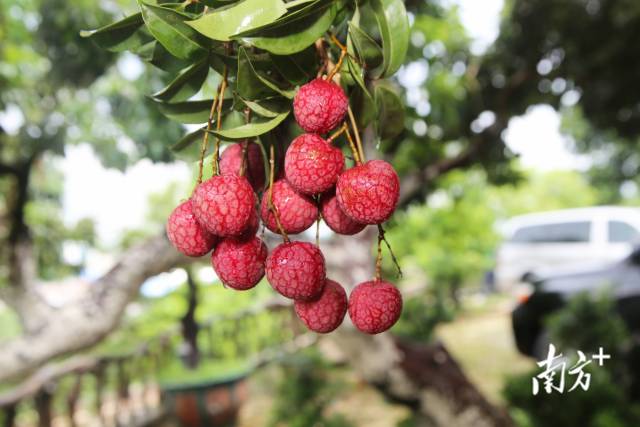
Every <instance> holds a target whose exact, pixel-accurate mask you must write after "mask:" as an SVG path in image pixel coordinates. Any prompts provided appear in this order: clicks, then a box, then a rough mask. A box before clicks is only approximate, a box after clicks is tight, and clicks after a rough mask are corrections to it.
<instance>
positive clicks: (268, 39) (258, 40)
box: [243, 5, 337, 55]
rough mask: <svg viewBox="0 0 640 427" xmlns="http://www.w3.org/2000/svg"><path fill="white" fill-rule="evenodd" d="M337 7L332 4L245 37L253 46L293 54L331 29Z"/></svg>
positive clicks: (277, 52) (283, 53)
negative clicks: (255, 34) (255, 35)
mask: <svg viewBox="0 0 640 427" xmlns="http://www.w3.org/2000/svg"><path fill="white" fill-rule="evenodd" d="M336 13H337V8H336V6H335V5H331V7H328V8H326V9H325V8H322V9H320V10H318V11H316V12H314V13H311V14H309V15H302V16H300V17H299V18H297V19H289V20H286V21H284V22H283V23H282V24H280V25H275V26H273V27H272V28H270V29H268V30H264V31H262V32H261V35H260V36H259V37H244V38H243V39H244V40H245V41H246V42H247V43H250V44H251V45H253V46H256V47H258V48H260V49H264V50H266V51H269V52H271V53H274V54H276V55H291V54H293V53H296V52H300V51H302V50H304V49H306V48H307V47H309V46H310V45H312V44H313V43H314V42H315V41H316V40H317V39H318V38H320V37H322V35H323V34H324V33H325V32H326V31H327V30H328V29H329V27H330V26H331V23H332V22H333V20H334V18H335V17H336Z"/></svg>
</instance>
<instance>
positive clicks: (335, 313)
mask: <svg viewBox="0 0 640 427" xmlns="http://www.w3.org/2000/svg"><path fill="white" fill-rule="evenodd" d="M294 306H295V310H296V314H297V315H298V317H299V318H300V320H302V322H303V323H304V324H305V325H307V328H309V329H310V330H312V331H314V332H318V333H320V334H326V333H328V332H331V331H333V330H334V329H336V328H337V327H338V326H340V325H341V324H342V320H343V319H344V315H345V314H346V312H347V293H346V292H345V290H344V288H343V287H342V286H340V284H339V283H338V282H334V281H333V280H330V279H327V280H326V281H325V283H324V288H323V289H322V293H321V294H320V297H319V298H318V299H316V300H313V301H296V302H295V304H294Z"/></svg>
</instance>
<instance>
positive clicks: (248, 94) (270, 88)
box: [237, 46, 295, 100]
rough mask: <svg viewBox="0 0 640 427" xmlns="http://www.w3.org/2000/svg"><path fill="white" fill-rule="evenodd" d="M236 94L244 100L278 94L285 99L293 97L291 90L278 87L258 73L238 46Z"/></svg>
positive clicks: (242, 49) (243, 49)
mask: <svg viewBox="0 0 640 427" xmlns="http://www.w3.org/2000/svg"><path fill="white" fill-rule="evenodd" d="M237 88H238V93H239V94H240V96H241V97H243V98H244V99H252V100H256V99H261V98H266V97H268V96H272V95H273V94H274V93H278V94H280V95H282V96H284V97H286V98H289V99H292V98H293V97H294V95H295V91H294V90H293V89H291V90H287V89H283V88H281V87H279V86H278V85H277V84H276V83H274V82H273V81H271V80H270V79H269V78H267V77H266V76H264V75H263V74H262V73H261V72H258V71H257V70H256V68H255V67H254V64H253V63H252V61H251V59H250V58H249V55H248V54H247V51H246V49H245V48H244V47H242V46H240V48H239V49H238V77H237Z"/></svg>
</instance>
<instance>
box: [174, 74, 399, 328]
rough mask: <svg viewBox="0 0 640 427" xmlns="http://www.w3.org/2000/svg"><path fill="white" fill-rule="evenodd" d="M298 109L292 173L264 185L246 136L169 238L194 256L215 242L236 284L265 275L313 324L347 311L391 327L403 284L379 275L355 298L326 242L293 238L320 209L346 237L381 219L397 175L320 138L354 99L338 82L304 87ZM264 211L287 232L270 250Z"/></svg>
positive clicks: (364, 324) (391, 206) (218, 266)
mask: <svg viewBox="0 0 640 427" xmlns="http://www.w3.org/2000/svg"><path fill="white" fill-rule="evenodd" d="M293 108H294V115H295V118H296V121H297V122H298V124H299V125H300V127H301V128H302V129H303V130H304V131H305V132H307V133H304V134H302V135H300V136H298V137H297V138H296V139H295V140H294V141H293V142H292V143H291V144H290V145H289V148H288V149H287V152H286V155H285V160H284V177H282V178H280V179H277V180H276V181H275V182H273V185H272V188H268V189H266V190H264V186H265V173H264V172H265V169H264V162H263V160H262V151H261V150H260V147H258V146H257V145H256V144H255V143H252V142H247V141H245V142H242V143H237V144H233V145H231V146H230V147H228V148H227V149H226V150H224V152H223V153H222V155H221V157H220V162H219V170H220V174H219V175H214V176H213V177H212V178H210V179H208V180H206V181H205V182H202V183H201V184H199V185H198V186H197V188H196V189H195V190H194V193H193V195H192V197H191V198H190V199H189V200H187V201H185V202H183V203H181V204H180V205H179V206H178V207H177V208H176V209H175V210H174V211H173V213H172V214H171V216H170V217H169V220H168V223H167V234H168V236H169V239H170V240H171V242H172V243H173V245H174V246H175V247H176V248H177V249H178V250H179V251H180V252H182V253H184V254H185V255H188V256H193V257H199V256H203V255H205V254H207V253H209V252H210V251H212V250H213V253H212V256H211V261H212V264H213V268H214V270H215V271H216V274H217V275H218V277H219V278H220V280H221V281H222V282H223V283H224V284H225V285H226V286H228V287H230V288H233V289H236V290H246V289H250V288H253V287H254V286H256V285H257V284H258V282H259V281H260V280H261V279H262V277H263V276H264V275H265V273H266V276H267V280H268V282H269V283H270V284H271V286H272V287H273V289H275V290H276V291H277V292H278V293H280V294H281V295H283V296H285V297H287V298H290V299H293V300H294V302H295V303H294V304H295V311H296V313H297V315H298V317H299V318H300V320H301V321H302V322H303V323H304V324H305V325H306V326H307V327H308V328H309V329H310V330H312V331H315V332H318V333H328V332H331V331H333V330H334V329H336V328H337V327H338V326H339V325H340V324H341V323H342V321H343V319H344V317H345V314H346V312H347V311H348V312H349V316H350V318H351V320H352V322H353V324H354V325H355V326H356V327H357V328H358V329H359V330H361V331H362V332H365V333H369V334H377V333H380V332H383V331H385V330H387V329H389V328H390V327H392V326H393V325H394V324H395V323H396V321H397V320H398V318H399V317H400V312H401V310H402V297H401V295H400V292H399V291H398V289H397V288H396V287H395V286H394V285H392V284H391V283H388V282H386V281H383V280H381V279H379V278H377V279H374V280H372V281H368V282H364V283H361V284H359V285H357V286H356V287H355V288H354V289H353V291H352V292H351V295H350V297H349V298H347V294H346V292H345V290H344V288H343V287H342V286H341V285H340V284H339V283H337V282H335V281H333V280H331V279H329V278H327V276H326V268H325V259H324V256H323V254H322V252H321V250H320V248H319V247H318V246H317V245H315V244H313V243H309V242H303V241H290V240H289V239H288V237H286V236H288V235H290V234H298V233H301V232H303V231H304V230H306V229H308V228H309V227H311V226H312V225H313V223H314V222H315V221H316V220H318V218H319V215H321V216H322V218H323V219H324V221H325V222H326V224H327V225H328V226H329V227H330V228H331V229H332V230H333V231H334V232H336V233H339V234H345V235H353V234H356V233H358V232H360V231H362V230H363V229H364V228H365V227H366V226H367V225H369V224H381V223H382V222H384V221H386V220H387V219H389V218H390V216H391V215H392V214H393V211H394V210H395V208H396V205H397V203H398V197H399V187H400V185H399V180H398V176H397V174H396V172H395V170H394V169H393V167H392V166H391V165H390V164H389V163H387V162H385V161H382V160H372V161H369V162H366V163H364V164H356V165H355V166H354V167H351V168H349V169H346V170H345V158H344V155H343V153H342V151H341V150H340V149H339V148H337V147H335V146H333V145H332V143H333V141H332V139H331V138H329V139H328V140H327V139H324V138H323V137H322V136H321V135H323V134H327V133H328V132H329V131H331V130H332V129H334V128H336V127H337V126H338V125H339V124H340V123H341V122H342V121H343V120H344V118H345V115H346V113H347V108H348V99H347V97H346V95H345V93H344V92H343V90H342V89H341V88H340V86H338V85H337V84H335V83H333V82H330V81H327V80H324V79H322V78H317V79H315V80H313V81H311V82H309V83H307V84H305V85H303V86H302V87H301V88H300V90H299V91H298V93H297V94H296V97H295V99H294V102H293ZM243 163H244V167H243ZM263 190H264V191H263ZM260 192H262V199H261V201H260V203H259V205H260V206H259V207H258V197H257V194H259V193H260ZM258 212H259V216H260V218H261V219H262V222H263V224H264V225H265V227H266V228H268V229H269V230H271V231H272V232H274V233H279V234H282V235H283V237H286V238H285V242H284V243H282V244H280V245H279V246H277V247H276V248H275V249H274V250H273V251H272V252H271V253H270V254H269V251H268V249H267V246H266V245H265V243H264V242H263V241H262V239H261V238H260V237H258V236H256V233H257V232H258V227H259V218H258ZM345 261H348V260H345Z"/></svg>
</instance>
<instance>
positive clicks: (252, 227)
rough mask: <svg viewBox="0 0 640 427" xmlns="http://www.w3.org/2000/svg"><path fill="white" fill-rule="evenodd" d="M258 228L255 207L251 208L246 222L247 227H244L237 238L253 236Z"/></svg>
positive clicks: (258, 223) (258, 221)
mask: <svg viewBox="0 0 640 427" xmlns="http://www.w3.org/2000/svg"><path fill="white" fill-rule="evenodd" d="M259 229H260V218H259V217H258V210H257V209H256V208H254V209H252V210H251V216H250V217H249V222H248V223H247V228H245V229H244V230H243V231H242V233H240V236H238V238H242V239H248V238H249V237H253V236H255V235H256V233H257V232H258V230H259Z"/></svg>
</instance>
